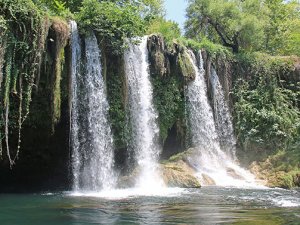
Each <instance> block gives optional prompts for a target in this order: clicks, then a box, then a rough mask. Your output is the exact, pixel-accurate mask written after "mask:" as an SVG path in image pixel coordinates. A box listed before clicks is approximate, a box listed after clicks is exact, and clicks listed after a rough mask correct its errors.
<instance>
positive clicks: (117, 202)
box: [0, 187, 300, 225]
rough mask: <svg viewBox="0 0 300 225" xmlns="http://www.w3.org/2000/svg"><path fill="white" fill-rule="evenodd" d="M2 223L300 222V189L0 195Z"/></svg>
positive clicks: (275, 224) (249, 224)
mask: <svg viewBox="0 0 300 225" xmlns="http://www.w3.org/2000/svg"><path fill="white" fill-rule="evenodd" d="M147 195H148V196H147ZM0 224H1V225H48V224H49V225H50V224H51V225H73V224H74V225H85V224H93V225H95V224H124V225H125V224H203V225H214V224H245V225H253V224H258V225H265V224H268V225H279V224H280V225H281V224H282V225H287V224H290V225H299V224H300V190H283V189H238V188H224V187H222V188H221V187H203V188H201V189H168V190H167V191H162V192H161V193H152V194H149V193H142V192H138V191H135V190H119V191H111V192H106V193H84V194H83V193H71V192H64V193H43V194H18V195H16V194H0Z"/></svg>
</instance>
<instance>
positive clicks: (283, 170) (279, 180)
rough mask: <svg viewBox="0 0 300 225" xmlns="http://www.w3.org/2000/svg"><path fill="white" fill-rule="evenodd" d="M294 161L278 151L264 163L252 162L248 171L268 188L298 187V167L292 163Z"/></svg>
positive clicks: (299, 168)
mask: <svg viewBox="0 0 300 225" xmlns="http://www.w3.org/2000/svg"><path fill="white" fill-rule="evenodd" d="M295 160H297V159H292V158H291V157H290V155H289V154H288V153H286V152H284V151H279V152H278V153H277V154H275V155H271V156H269V157H268V158H267V159H265V160H264V161H261V162H256V161H255V162H253V163H252V164H251V165H250V171H251V172H252V173H253V174H254V175H256V177H257V178H258V179H261V180H264V181H265V185H267V186H269V187H282V188H293V187H299V186H300V183H299V177H300V167H299V164H298V165H297V163H296V164H294V163H293V161H295Z"/></svg>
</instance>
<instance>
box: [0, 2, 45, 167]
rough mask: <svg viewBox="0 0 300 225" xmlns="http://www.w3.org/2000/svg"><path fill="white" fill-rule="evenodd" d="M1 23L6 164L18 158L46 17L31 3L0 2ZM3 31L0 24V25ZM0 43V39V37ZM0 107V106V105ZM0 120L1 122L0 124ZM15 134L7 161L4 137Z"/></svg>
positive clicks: (41, 47) (39, 61)
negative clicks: (4, 35)
mask: <svg viewBox="0 0 300 225" xmlns="http://www.w3.org/2000/svg"><path fill="white" fill-rule="evenodd" d="M0 15H2V18H1V19H0V20H1V21H3V20H4V21H6V23H5V29H6V36H7V38H6V40H7V41H6V49H7V50H8V51H7V54H6V66H5V70H4V74H3V77H4V79H5V88H4V89H1V96H3V98H1V101H2V102H1V103H2V104H3V105H4V106H5V107H6V109H5V112H4V108H1V114H4V113H5V119H4V120H5V122H4V123H3V122H2V121H1V124H3V125H4V126H5V139H6V148H7V156H8V158H9V162H10V164H11V165H12V164H14V162H15V160H16V159H17V157H18V153H19V149H20V143H21V128H22V124H23V122H24V121H25V119H26V118H27V116H28V114H29V106H30V102H31V94H32V88H33V86H34V79H35V76H36V75H37V73H38V70H39V69H38V68H39V65H40V63H41V55H42V52H43V49H44V44H45V39H46V35H45V30H48V27H47V23H45V21H47V17H46V15H44V13H43V12H42V11H41V10H39V9H38V8H37V7H36V5H34V3H33V2H32V1H31V0H2V1H0ZM1 24H2V25H1V27H2V28H3V27H4V26H3V22H1ZM1 39H2V37H1ZM2 104H1V105H2ZM2 118H3V117H2V116H1V120H2ZM14 132H15V133H17V136H18V141H17V144H16V148H15V152H14V153H15V156H14V157H10V156H11V154H10V149H9V141H8V134H12V133H14Z"/></svg>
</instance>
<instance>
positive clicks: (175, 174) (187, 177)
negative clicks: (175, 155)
mask: <svg viewBox="0 0 300 225" xmlns="http://www.w3.org/2000/svg"><path fill="white" fill-rule="evenodd" d="M161 172H162V177H163V180H164V182H165V184H166V185H167V186H168V187H181V188H200V187H201V184H200V182H199V180H198V179H197V177H196V176H195V175H194V174H195V173H196V171H195V170H194V169H193V168H192V167H190V166H189V165H188V164H187V163H186V162H184V161H183V160H179V161H177V162H169V163H165V164H162V166H161Z"/></svg>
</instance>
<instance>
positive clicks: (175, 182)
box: [117, 149, 213, 188]
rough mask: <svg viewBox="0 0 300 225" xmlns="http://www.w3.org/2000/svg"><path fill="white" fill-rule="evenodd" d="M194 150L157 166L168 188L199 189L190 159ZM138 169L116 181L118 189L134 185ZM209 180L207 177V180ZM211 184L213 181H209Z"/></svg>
mask: <svg viewBox="0 0 300 225" xmlns="http://www.w3.org/2000/svg"><path fill="white" fill-rule="evenodd" d="M194 153H195V150H194V149H189V150H187V151H185V152H182V153H179V154H177V155H174V156H172V157H171V158H170V159H169V160H166V161H163V162H162V163H161V164H160V165H159V172H160V176H161V177H162V178H163V180H164V183H165V184H166V186H168V187H180V188H200V187H201V184H200V181H199V179H198V178H197V177H196V175H195V174H196V170H195V167H194V166H193V163H192V161H193V160H192V159H193V156H194ZM138 175H139V169H138V168H135V169H134V170H133V171H132V172H131V174H130V175H128V176H123V177H121V178H120V179H119V181H118V185H117V186H118V188H130V187H133V186H134V185H135V183H136V178H137V177H138ZM209 179H210V178H209V177H207V180H209ZM210 182H213V181H210Z"/></svg>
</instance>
